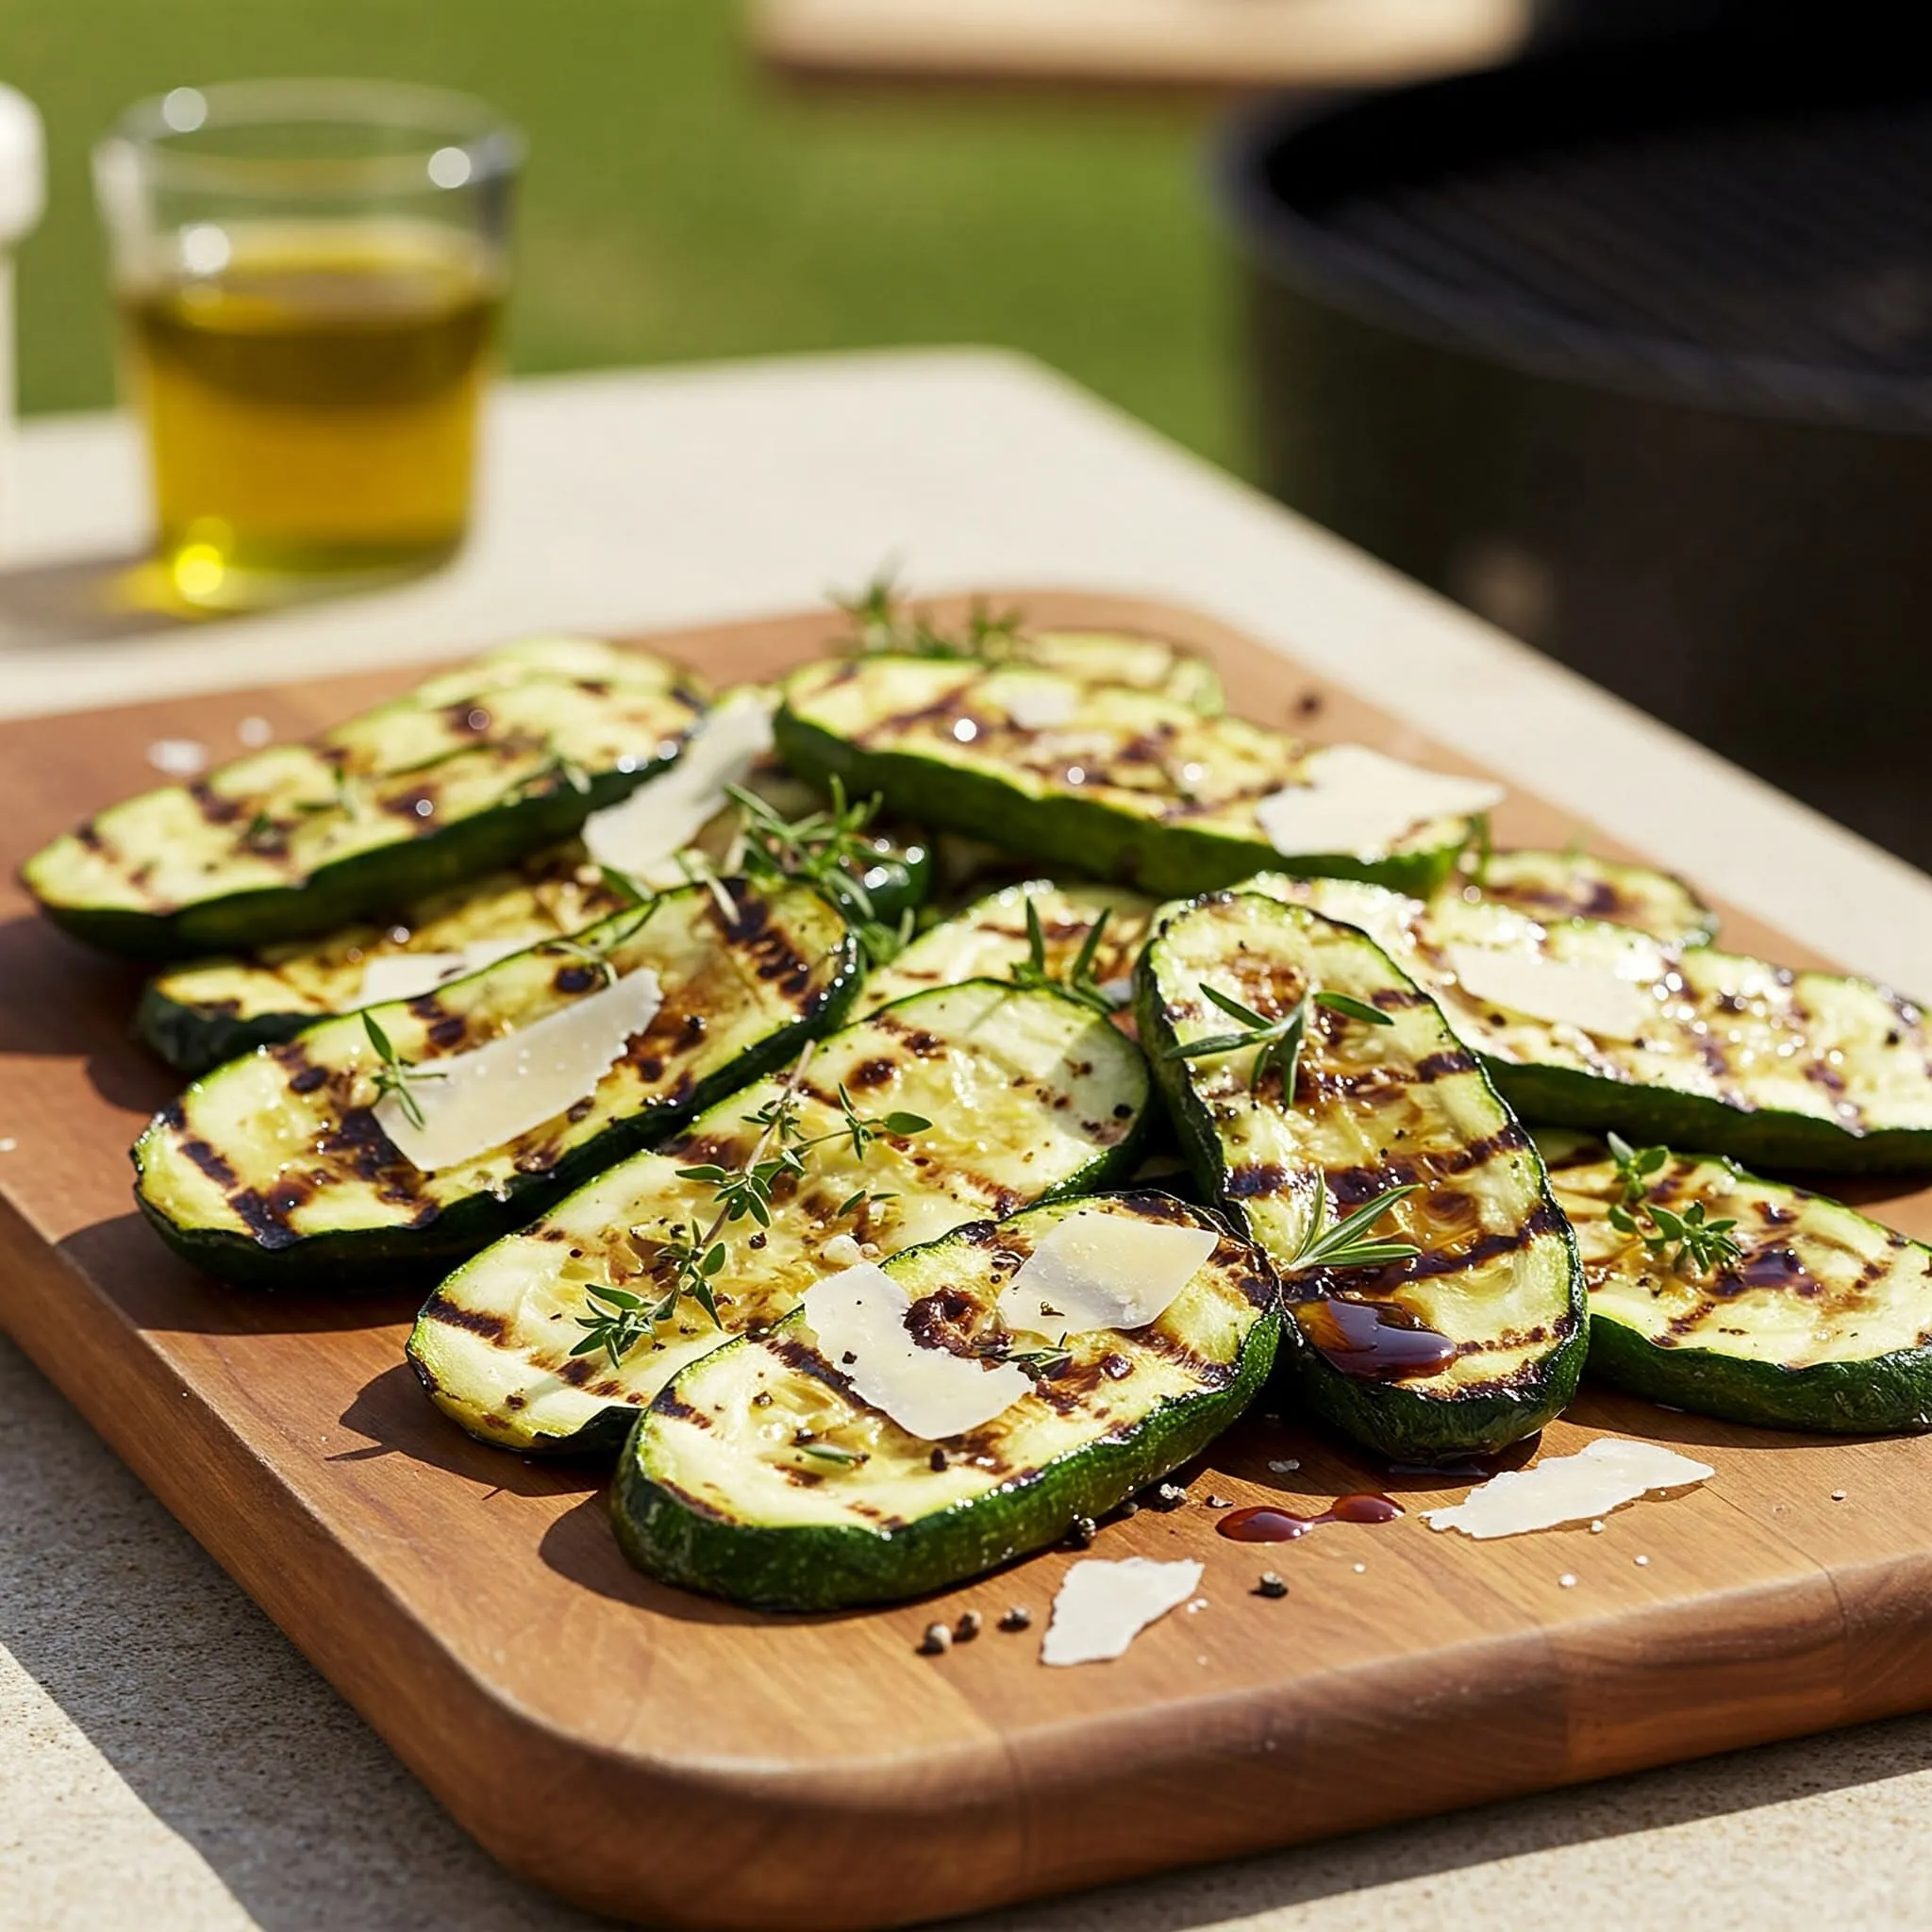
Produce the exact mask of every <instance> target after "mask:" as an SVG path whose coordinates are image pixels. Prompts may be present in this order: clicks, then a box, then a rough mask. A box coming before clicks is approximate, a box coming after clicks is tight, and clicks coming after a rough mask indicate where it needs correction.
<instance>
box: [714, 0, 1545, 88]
mask: <svg viewBox="0 0 1932 1932" xmlns="http://www.w3.org/2000/svg"><path fill="white" fill-rule="evenodd" d="M1530 10H1531V9H1530V6H1529V4H1528V0H758V6H757V7H756V8H754V10H753V13H752V35H753V42H754V44H755V45H756V46H757V47H758V50H759V52H760V53H761V54H762V55H763V56H764V57H765V58H767V59H768V60H770V61H771V62H772V63H773V64H774V65H775V66H776V67H778V68H780V69H781V70H783V71H784V72H787V73H790V74H796V75H815V76H820V77H825V78H833V77H837V78H843V79H863V78H869V77H870V78H891V79H912V78H921V79H934V80H980V81H1008V82H1022V81H1050V82H1059V83H1074V84H1081V83H1089V84H1101V85H1110V86H1121V87H1158V88H1166V87H1180V88H1196V89H1213V90H1247V89H1262V88H1337V87H1362V86H1374V87H1378V86H1385V85H1388V84H1391V83H1392V82H1395V81H1402V80H1416V79H1421V78H1423V77H1424V76H1426V75H1435V74H1449V73H1455V72H1458V71H1460V70H1462V69H1464V68H1469V67H1477V66H1484V65H1488V64H1490V63H1491V62H1493V61H1496V60H1501V59H1505V58H1507V57H1508V56H1509V55H1511V54H1513V53H1514V52H1515V51H1516V50H1517V49H1518V48H1519V47H1520V46H1521V45H1522V43H1523V41H1524V36H1525V34H1526V32H1527V30H1528V25H1529V16H1530Z"/></svg>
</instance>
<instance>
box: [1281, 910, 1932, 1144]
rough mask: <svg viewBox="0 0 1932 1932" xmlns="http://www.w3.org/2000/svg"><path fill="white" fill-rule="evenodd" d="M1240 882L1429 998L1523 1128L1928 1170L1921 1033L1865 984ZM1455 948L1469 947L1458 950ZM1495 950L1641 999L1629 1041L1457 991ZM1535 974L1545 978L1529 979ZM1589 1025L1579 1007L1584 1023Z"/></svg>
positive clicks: (1564, 926) (1928, 1039) (1930, 1066)
mask: <svg viewBox="0 0 1932 1932" xmlns="http://www.w3.org/2000/svg"><path fill="white" fill-rule="evenodd" d="M1249 889H1250V890H1252V891H1266V892H1269V893H1272V894H1274V896H1276V897H1279V898H1283V899H1292V900H1295V901H1297V902H1299V903H1303V904H1306V905H1310V906H1313V907H1315V908H1318V909H1319V910H1321V911H1322V912H1324V913H1326V914H1327V915H1328V917H1330V918H1331V919H1340V920H1344V921H1346V922H1347V923H1348V924H1352V925H1359V926H1361V927H1362V928H1363V929H1364V930H1365V931H1367V932H1370V933H1372V934H1373V935H1374V938H1375V940H1376V941H1377V942H1378V943H1379V944H1381V945H1382V946H1383V947H1384V949H1385V950H1386V951H1387V952H1388V953H1389V954H1390V956H1391V958H1394V959H1395V960H1397V961H1398V962H1399V963H1400V964H1401V966H1402V967H1403V969H1404V970H1405V971H1406V972H1407V973H1409V974H1412V975H1413V976H1414V978H1415V979H1416V980H1417V982H1418V983H1419V984H1420V985H1422V986H1423V987H1424V988H1425V989H1426V990H1427V991H1429V992H1430V993H1431V994H1432V995H1433V996H1434V997H1435V998H1436V999H1437V1000H1438V1001H1440V1002H1441V1008H1442V1010H1443V1013H1444V1014H1445V1015H1446V1016H1447V1018H1448V1021H1449V1024H1451V1025H1452V1026H1453V1027H1454V1028H1455V1029H1456V1032H1457V1036H1458V1037H1459V1038H1460V1039H1461V1040H1462V1041H1463V1043H1464V1044H1465V1045H1467V1046H1469V1047H1471V1048H1473V1049H1474V1051H1475V1052H1477V1053H1478V1054H1480V1055H1481V1056H1482V1058H1483V1063H1484V1065H1485V1066H1486V1067H1487V1068H1488V1070H1489V1073H1490V1075H1491V1078H1492V1079H1493V1080H1494V1081H1495V1083H1496V1086H1497V1088H1498V1089H1499V1090H1500V1091H1501V1092H1502V1093H1503V1096H1504V1097H1505V1098H1506V1099H1507V1101H1508V1102H1509V1103H1510V1105H1511V1106H1513V1107H1514V1108H1516V1109H1517V1111H1518V1112H1519V1113H1521V1114H1522V1115H1523V1116H1524V1119H1525V1120H1532V1121H1538V1122H1549V1123H1550V1124H1555V1125H1562V1126H1573V1127H1588V1128H1591V1129H1593V1130H1595V1131H1597V1132H1599V1133H1602V1132H1608V1131H1614V1132H1617V1133H1620V1134H1622V1135H1623V1136H1624V1138H1625V1139H1626V1140H1631V1141H1654V1142H1660V1143H1662V1144H1664V1145H1667V1146H1675V1147H1698V1148H1705V1149H1708V1150H1709V1151H1711V1152H1713V1153H1717V1154H1727V1155H1730V1156H1731V1157H1732V1158H1735V1159H1738V1160H1743V1161H1747V1162H1750V1163H1752V1164H1754V1165H1761V1166H1765V1167H1796V1168H1810V1169H1813V1170H1816V1171H1819V1172H1826V1171H1829V1172H1835V1173H1840V1174H1876V1173H1890V1172H1899V1171H1909V1170H1913V1169H1919V1168H1924V1167H1928V1166H1932V1035H1928V1033H1927V1031H1926V1028H1925V1024H1924V1015H1923V1014H1922V1012H1921V1011H1920V1009H1919V1008H1918V1007H1917V1006H1916V1005H1915V1004H1914V1003H1913V1002H1911V1001H1910V1000H1907V999H1904V998H1902V997H1901V996H1900V995H1899V994H1897V993H1895V992H1892V991H1890V990H1889V989H1887V988H1885V987H1882V986H1878V985H1875V984H1874V982H1872V981H1871V980H1869V979H1856V978H1849V977H1846V976H1844V975H1841V974H1836V973H1811V972H1804V973H1801V972H1795V971H1793V970H1792V969H1790V967H1785V966H1774V965H1772V964H1770V963H1769V962H1768V961H1766V960H1763V959H1754V958H1748V957H1746V956H1745V955H1744V954H1741V953H1725V952H1721V951H1719V950H1718V949H1717V948H1716V947H1715V946H1689V947H1681V948H1680V947H1674V946H1670V945H1665V944H1662V943H1660V942H1659V941H1656V940H1654V939H1651V938H1649V937H1648V936H1647V935H1646V934H1643V933H1641V932H1637V931H1633V930H1632V929H1630V928H1629V927H1626V926H1618V925H1608V924H1603V923H1602V922H1600V921H1594V920H1584V919H1569V920H1553V921H1551V922H1550V923H1549V924H1540V923H1539V922H1537V921H1535V920H1532V919H1527V918H1525V917H1524V915H1523V914H1522V913H1520V912H1517V911H1514V910H1512V909H1511V908H1508V907H1507V906H1494V905H1489V904H1482V903H1476V904H1472V903H1470V902H1469V901H1467V900H1465V899H1462V898H1460V897H1458V896H1456V895H1443V896H1441V897H1439V898H1437V899H1436V900H1435V901H1433V902H1432V903H1431V904H1429V905H1427V906H1424V905H1420V904H1418V903H1417V902H1416V901H1414V900H1412V899H1408V898H1405V897H1404V896H1402V895H1401V894H1399V893H1392V892H1384V891H1377V890H1375V889H1374V888H1373V887H1368V886H1361V885H1357V884H1353V883H1337V882H1331V881H1324V880H1315V881H1305V880H1297V879H1291V878H1286V877H1284V876H1281V875H1280V874H1275V875H1273V876H1267V875H1263V876H1258V877H1257V878H1255V879H1253V880H1251V881H1250V882H1249ZM1458 948H1469V949H1470V951H1468V952H1458V950H1457V949H1458ZM1491 954H1503V955H1506V956H1510V957H1514V958H1524V959H1526V960H1528V961H1530V962H1531V964H1532V967H1533V968H1535V969H1536V970H1537V971H1538V972H1539V973H1540V974H1541V967H1539V966H1538V965H1537V962H1545V963H1546V964H1547V965H1548V966H1550V967H1554V968H1556V969H1558V970H1557V974H1556V975H1555V983H1554V987H1553V988H1550V989H1544V988H1538V989H1536V990H1534V991H1531V990H1525V991H1524V992H1522V993H1521V994H1519V997H1524V998H1529V997H1534V998H1537V999H1538V1000H1539V1003H1540V1004H1549V1003H1550V999H1549V995H1550V993H1551V992H1552V991H1554V994H1555V998H1556V1000H1557V1002H1558V1003H1561V1002H1563V1001H1565V1000H1567V999H1568V998H1570V997H1572V988H1571V984H1570V979H1569V976H1568V975H1566V974H1564V973H1563V972H1562V971H1561V969H1564V968H1574V969H1578V971H1579V974H1580V981H1579V983H1580V984H1581V985H1582V986H1583V987H1584V989H1585V990H1586V991H1589V990H1591V989H1596V990H1599V991H1600V990H1602V989H1604V988H1609V989H1610V990H1611V991H1617V990H1618V988H1619V986H1621V987H1622V988H1623V989H1624V999H1625V1000H1626V1001H1627V1000H1628V999H1629V998H1630V997H1631V994H1630V990H1631V989H1634V990H1635V991H1636V992H1637V993H1639V994H1641V999H1642V1002H1643V1019H1642V1024H1641V1029H1639V1030H1638V1031H1637V1035H1636V1037H1635V1038H1629V1039H1624V1038H1612V1037H1607V1036H1605V1035H1603V1034H1601V1033H1595V1032H1591V1031H1589V1030H1586V1028H1585V1027H1584V1026H1582V1025H1579V1024H1569V1023H1566V1022H1564V1021H1562V1020H1560V1019H1551V1018H1547V1017H1539V1016H1538V1015H1536V1014H1533V1013H1529V1012H1525V1011H1524V1010H1522V1009H1521V1008H1518V1007H1514V1006H1505V1005H1502V1004H1500V1003H1499V1002H1498V1001H1496V1000H1495V999H1493V998H1489V997H1478V996H1477V995H1476V993H1475V991H1474V990H1473V989H1472V988H1471V987H1470V986H1469V985H1468V984H1466V983H1465V981H1466V978H1467V975H1468V974H1469V973H1470V972H1471V971H1472V970H1473V965H1472V962H1473V961H1481V960H1483V959H1484V958H1485V957H1486V956H1488V955H1491ZM1543 976H1548V975H1543ZM1591 1017H1592V1018H1594V1015H1592V1016H1591Z"/></svg>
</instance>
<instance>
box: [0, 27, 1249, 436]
mask: <svg viewBox="0 0 1932 1932" xmlns="http://www.w3.org/2000/svg"><path fill="white" fill-rule="evenodd" d="M277 74H340V75H393V76H398V77H406V78H410V79H420V80H429V81H436V82H440V83H442V84H444V85H447V86H452V87H458V88H464V89H468V90H470V91H472V92H476V93H479V94H483V95H485V96H487V97H488V98H489V99H491V100H492V101H494V102H495V103H497V104H498V105H499V106H500V107H501V108H504V109H505V110H506V112H508V114H510V115H511V116H512V117H513V118H514V119H515V120H517V121H518V122H520V123H521V124H522V125H523V126H524V128H525V130H526V131H527V133H528V135H529V137H530V144H531V161H530V167H529V173H528V177H527V181H526V184H525V196H524V200H523V204H522V213H521V219H520V238H521V241H520V265H519V280H518V287H517V291H516V296H515V300H514V303H513V307H512V314H511V323H510V333H509V349H510V359H511V362H512V365H513V366H514V367H515V368H517V369H519V370H524V371H535V370H554V369H572V368H581V367H591V366H597V365H608V364H614V363H639V362H658V361H673V360H686V359H692V358H711V357H727V356H744V355H760V354H768V353H772V352H779V351H785V350H809V349H828V348H847V347H858V346H867V345H875V344H881V343H901V342H966V341H976V342H1001V343H1008V344H1010V345H1012V346H1014V347H1017V348H1021V349H1024V350H1027V351H1029V352H1031V353H1032V354H1034V355H1036V356H1039V357H1041V358H1044V359H1045V360H1047V361H1049V362H1052V363H1054V364H1056V365H1057V366H1058V367H1059V368H1061V369H1063V370H1065V371H1067V372H1068V374H1070V375H1074V376H1075V377H1077V378H1078V379H1079V380H1080V381H1082V382H1085V383H1087V384H1089V385H1091V387H1092V388H1093V389H1095V390H1098V391H1100V392H1101V393H1102V394H1103V395H1106V396H1108V397H1110V398H1112V399H1113V400H1114V401H1115V402H1117V403H1120V404H1121V405H1123V406H1124V408H1128V409H1130V410H1132V411H1133V412H1134V413H1135V414H1136V415H1139V416H1141V417H1142V418H1144V419H1145V420H1146V421H1147V422H1149V423H1152V424H1154V425H1157V426H1158V427H1159V428H1161V429H1164V430H1166V431H1167V432H1168V433H1169V434H1171V435H1173V436H1175V437H1177V438H1179V439H1180V440H1181V441H1184V442H1186V443H1189V444H1191V446H1193V447H1194V448H1196V449H1198V450H1201V451H1203V452H1204V453H1205V454H1207V455H1208V456H1210V457H1213V458H1218V459H1220V460H1222V461H1224V462H1227V461H1233V460H1235V459H1236V458H1237V456H1238V449H1237V442H1236V437H1235V427H1234V416H1235V411H1234V408H1233V402H1232V391H1233V372H1232V358H1233V345H1232V328H1231V325H1230V320H1229V316H1228V314H1227V308H1228V284H1229V275H1228V273H1227V267H1226V262H1225V259H1224V253H1223V250H1222V247H1221V244H1220V242H1219V241H1218V239H1217V237H1216V234H1215V231H1214V228H1213V225H1212V222H1211V219H1210V217H1209V214H1208V208H1207V198H1206V192H1205V189H1204V186H1203V182H1202V174H1201V164H1200V153H1201V137H1202V133H1203V127H1204V123H1203V118H1202V117H1201V115H1200V114H1199V113H1198V111H1194V110H1190V109H1185V108H1165V107H1161V106H1158V105H1152V104H1141V103H1130V102H1126V101H1124V100H1117V99H1107V98H1104V97H1103V98H1100V99H1094V100H1083V99H1077V98H1066V97H1057V96H1047V95H1030V94H1029V95H1022V96H1017V97H1011V98H1008V97H1003V96H998V95H991V94H986V95H968V94H940V93H933V92H916V91H914V92H891V91H886V90H874V91H869V92H864V93H851V92H816V91H813V92H806V91H800V90H797V89H794V88H790V87H787V86H786V85H785V84H783V83H782V82H778V81H775V80H774V79H771V78H769V77H767V76H765V75H761V74H760V73H759V72H758V70H757V68H756V66H755V65H754V63H753V62H752V61H751V59H750V58H749V57H748V55H747V54H746V53H745V52H744V50H743V47H742V45H741V25H740V21H739V17H738V13H737V9H736V8H733V7H731V6H729V5H727V4H725V0H0V78H4V79H5V80H7V81H8V82H9V83H10V84H11V85H13V86H15V87H18V88H19V89H20V90H21V91H22V92H25V93H26V94H27V95H28V96H29V97H31V98H32V99H33V100H34V101H36V102H37V103H38V104H39V106H40V108H41V110H42V114H43V115H44V116H45V118H46V122H47V128H48V140H49V144H50V147H51V172H52V181H51V207H50V208H49V212H48V216H47V220H46V223H45V225H44V226H43V227H42V230H41V231H40V233H39V234H38V235H36V236H35V237H34V239H33V240H32V241H31V242H28V243H27V244H26V246H25V249H24V250H23V251H22V258H21V263H20V384H21V401H22V406H23V408H25V409H28V410H41V409H71V408H91V407H94V406H97V405H100V404H103V403H106V402H107V401H108V399H109V396H110V394H111V392H112V375H111V370H110V361H109V344H108V306H107V299H106V293H105V284H104V279H103V273H102V258H101V244H100V239H99V234H98V230H97V229H96V227H95V224H94V218H93V210H92V191H91V189H90V185H89V181H88V172H87V153H88V149H89V147H90V145H91V143H92V141H93V140H94V138H95V136H96V135H97V134H98V133H99V132H100V131H101V129H102V128H103V127H104V126H105V125H107V124H108V122H109V121H110V120H111V119H112V118H113V116H114V114H115V113H116V112H117V110H118V109H119V108H121V107H123V106H124V105H125V103H126V102H128V101H129V100H132V99H134V98H135V97H136V96H138V95H142V94H146V93H152V92H158V91H159V90H163V89H166V88H169V87H175V86H179V85H182V84H184V83H193V82H203V81H212V80H224V79H233V78H242V77H249V76H255V75H277Z"/></svg>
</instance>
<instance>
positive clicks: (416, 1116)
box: [362, 1007, 449, 1133]
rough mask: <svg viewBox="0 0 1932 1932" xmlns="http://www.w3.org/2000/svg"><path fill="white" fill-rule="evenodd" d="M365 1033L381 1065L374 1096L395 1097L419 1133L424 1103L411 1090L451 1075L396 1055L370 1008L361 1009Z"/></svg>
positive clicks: (399, 1108) (376, 1077) (392, 1045)
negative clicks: (425, 1082)
mask: <svg viewBox="0 0 1932 1932" xmlns="http://www.w3.org/2000/svg"><path fill="white" fill-rule="evenodd" d="M362 1030H363V1032H365V1033H366V1034H367V1035H368V1036H369V1043H370V1045H371V1046H373V1047H374V1048H375V1055H376V1058H378V1059H379V1060H381V1062H382V1064H381V1066H379V1067H378V1068H377V1069H376V1070H375V1097H376V1099H377V1100H378V1101H383V1100H387V1099H389V1098H390V1097H391V1095H393V1097H394V1099H395V1103H396V1110H397V1111H398V1112H399V1113H400V1114H401V1115H402V1117H403V1118H404V1119H405V1120H406V1121H408V1124H410V1125H411V1126H412V1127H414V1128H415V1129H416V1130H417V1131H418V1132H419V1133H420V1132H421V1131H422V1129H423V1126H424V1118H423V1103H422V1102H421V1101H420V1100H418V1099H417V1098H416V1095H415V1093H414V1092H413V1091H411V1090H412V1089H413V1088H414V1087H415V1086H416V1085H417V1083H419V1082H421V1081H424V1080H444V1079H447V1078H448V1077H449V1076H448V1074H439V1073H436V1072H434V1071H432V1070H430V1069H427V1068H423V1067H419V1066H417V1065H416V1064H415V1062H414V1061H413V1060H406V1059H404V1058H403V1057H402V1056H401V1055H400V1054H399V1053H397V1051H396V1049H395V1044H394V1042H393V1041H391V1039H390V1037H389V1035H388V1034H387V1033H385V1032H384V1031H383V1029H382V1027H381V1025H380V1024H378V1023H377V1021H376V1018H375V1014H374V1013H372V1012H371V1011H370V1010H369V1008H367V1007H365V1008H363V1009H362Z"/></svg>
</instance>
